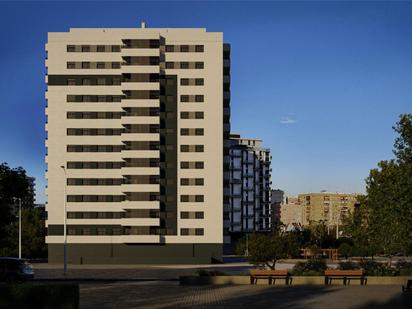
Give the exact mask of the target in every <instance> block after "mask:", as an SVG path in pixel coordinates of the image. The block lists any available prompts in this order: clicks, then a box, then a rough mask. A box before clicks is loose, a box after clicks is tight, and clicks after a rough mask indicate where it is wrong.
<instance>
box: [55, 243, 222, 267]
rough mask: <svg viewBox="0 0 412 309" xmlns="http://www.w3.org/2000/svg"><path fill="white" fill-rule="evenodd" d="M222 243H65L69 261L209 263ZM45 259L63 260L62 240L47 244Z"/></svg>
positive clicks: (219, 252)
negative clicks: (46, 257) (59, 242)
mask: <svg viewBox="0 0 412 309" xmlns="http://www.w3.org/2000/svg"><path fill="white" fill-rule="evenodd" d="M222 250H223V246H222V244H159V245H157V244H67V258H68V263H69V264H211V263H220V262H221V261H222ZM48 252H49V254H48V262H49V263H51V264H57V263H63V256H64V248H63V244H49V245H48Z"/></svg>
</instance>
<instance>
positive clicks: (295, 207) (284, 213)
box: [280, 196, 303, 231]
mask: <svg viewBox="0 0 412 309" xmlns="http://www.w3.org/2000/svg"><path fill="white" fill-rule="evenodd" d="M280 221H281V222H282V224H283V225H284V227H285V230H286V231H291V230H297V229H301V228H302V226H303V212H302V205H301V204H300V203H299V199H298V198H297V197H291V196H287V197H285V198H284V200H283V201H282V204H281V205H280Z"/></svg>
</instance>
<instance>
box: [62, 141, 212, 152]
mask: <svg viewBox="0 0 412 309" xmlns="http://www.w3.org/2000/svg"><path fill="white" fill-rule="evenodd" d="M124 143H125V145H67V152H121V151H122V150H159V149H160V143H159V142H158V141H126V142H124ZM166 149H172V148H171V146H170V145H166ZM180 151H181V152H204V151H205V147H204V145H180Z"/></svg>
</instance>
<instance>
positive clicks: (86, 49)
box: [82, 45, 90, 53]
mask: <svg viewBox="0 0 412 309" xmlns="http://www.w3.org/2000/svg"><path fill="white" fill-rule="evenodd" d="M82 52H83V53H88V52H90V46H89V45H82Z"/></svg>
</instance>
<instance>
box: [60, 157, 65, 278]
mask: <svg viewBox="0 0 412 309" xmlns="http://www.w3.org/2000/svg"><path fill="white" fill-rule="evenodd" d="M60 167H61V168H62V169H63V172H64V204H63V205H64V207H63V211H64V214H63V215H64V216H63V238H64V241H63V265H64V266H63V273H64V275H65V276H66V274H67V211H66V200H67V192H66V190H67V189H66V168H65V167H64V165H62V166H60Z"/></svg>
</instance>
